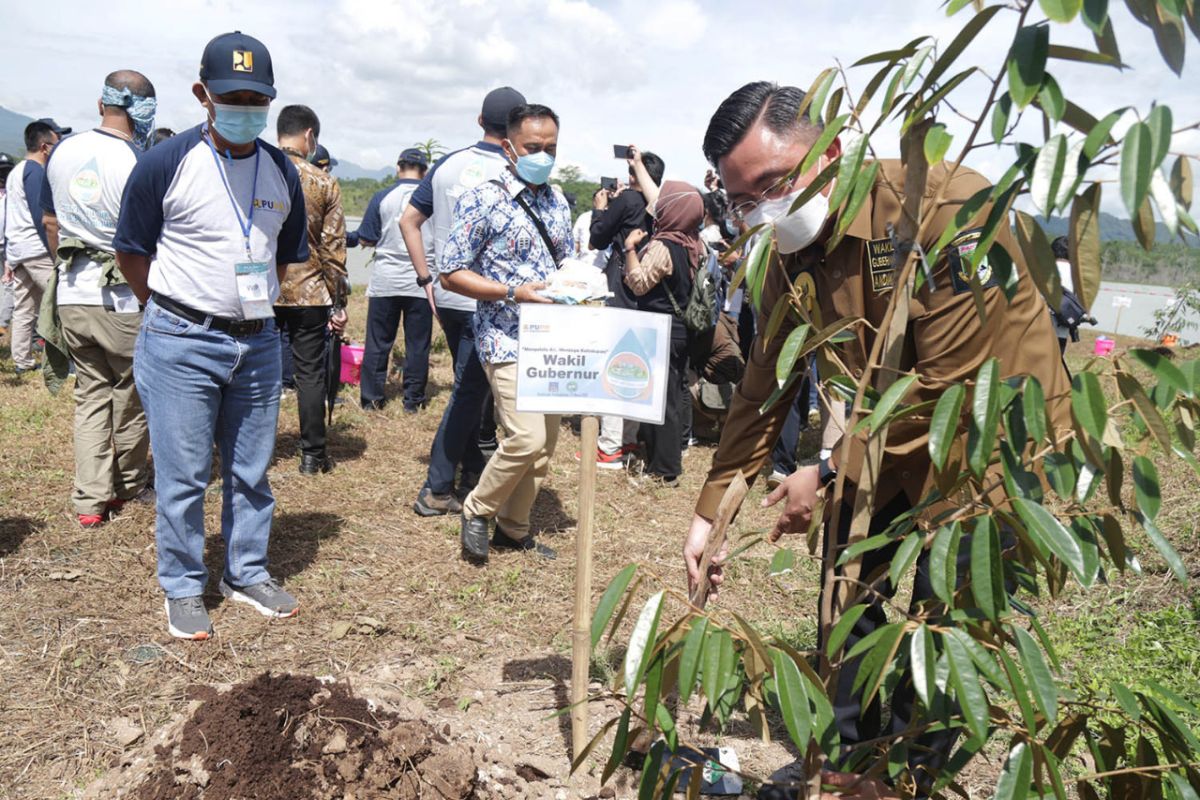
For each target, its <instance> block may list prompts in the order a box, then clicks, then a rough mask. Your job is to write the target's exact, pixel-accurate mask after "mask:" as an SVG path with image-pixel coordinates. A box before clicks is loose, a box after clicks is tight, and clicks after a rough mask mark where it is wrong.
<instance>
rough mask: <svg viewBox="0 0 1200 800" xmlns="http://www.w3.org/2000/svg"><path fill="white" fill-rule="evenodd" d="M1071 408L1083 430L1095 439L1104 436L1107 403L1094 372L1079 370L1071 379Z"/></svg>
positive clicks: (1106, 422) (1106, 421)
mask: <svg viewBox="0 0 1200 800" xmlns="http://www.w3.org/2000/svg"><path fill="white" fill-rule="evenodd" d="M1071 410H1072V411H1073V412H1074V414H1075V420H1076V421H1077V422H1078V423H1079V426H1080V427H1081V428H1083V430H1084V431H1086V432H1087V433H1089V434H1090V435H1091V436H1092V437H1093V438H1094V439H1096V440H1100V439H1103V438H1104V428H1105V426H1106V425H1107V424H1108V404H1107V401H1106V400H1105V399H1104V390H1103V389H1101V388H1100V379H1099V378H1098V377H1096V373H1094V372H1079V373H1076V375H1075V376H1074V377H1073V378H1072V379H1071Z"/></svg>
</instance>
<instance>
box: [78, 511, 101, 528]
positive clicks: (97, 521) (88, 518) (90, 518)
mask: <svg viewBox="0 0 1200 800" xmlns="http://www.w3.org/2000/svg"><path fill="white" fill-rule="evenodd" d="M75 517H76V519H78V520H79V527H81V528H99V527H100V526H101V525H103V524H104V515H103V514H76V515H75Z"/></svg>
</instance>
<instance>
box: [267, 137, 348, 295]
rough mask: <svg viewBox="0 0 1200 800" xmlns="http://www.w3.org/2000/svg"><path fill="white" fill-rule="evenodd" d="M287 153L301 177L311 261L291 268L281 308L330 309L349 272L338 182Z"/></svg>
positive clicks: (282, 290)
mask: <svg viewBox="0 0 1200 800" xmlns="http://www.w3.org/2000/svg"><path fill="white" fill-rule="evenodd" d="M284 152H285V153H287V154H288V158H290V159H291V160H292V163H293V164H295V165H296V169H297V171H299V173H300V188H301V189H303V190H304V208H305V211H306V212H307V214H308V250H309V256H308V261H306V262H304V263H303V264H288V266H287V273H286V274H285V275H284V277H283V282H282V283H281V284H280V286H279V299H278V300H277V301H276V302H275V305H279V306H328V305H332V304H333V293H332V291H333V289H334V287H336V286H337V283H338V280H339V279H340V278H345V277H347V272H346V217H345V214H343V213H342V190H341V188H340V187H339V186H338V182H337V178H335V177H333V176H332V175H330V174H329V173H327V172H325V171H324V170H322V169H317V168H316V167H314V166H313V165H312V164H310V163H308V161H307V160H306V159H305V158H304V157H303V156H302V155H300V154H299V153H297V152H296V151H294V150H290V149H286V150H284Z"/></svg>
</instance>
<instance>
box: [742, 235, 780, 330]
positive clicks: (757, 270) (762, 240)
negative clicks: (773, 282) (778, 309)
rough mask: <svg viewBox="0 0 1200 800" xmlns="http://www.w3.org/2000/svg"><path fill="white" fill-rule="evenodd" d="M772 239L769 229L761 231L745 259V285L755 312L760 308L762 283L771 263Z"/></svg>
mask: <svg viewBox="0 0 1200 800" xmlns="http://www.w3.org/2000/svg"><path fill="white" fill-rule="evenodd" d="M773 238H774V237H773V236H772V234H771V233H770V229H768V230H766V231H763V233H762V234H761V235H760V236H759V237H758V239H757V240H755V242H754V247H753V248H751V250H750V255H749V256H748V257H747V258H746V285H747V286H749V287H750V299H751V300H753V301H754V308H755V309H756V310H757V309H759V308H762V290H763V283H764V282H765V281H766V278H767V269H768V267H769V266H770V263H771V240H772V239H773Z"/></svg>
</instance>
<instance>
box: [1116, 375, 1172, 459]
mask: <svg viewBox="0 0 1200 800" xmlns="http://www.w3.org/2000/svg"><path fill="white" fill-rule="evenodd" d="M1117 387H1118V388H1119V389H1120V390H1121V394H1122V396H1124V397H1125V398H1126V399H1129V400H1132V401H1133V406H1134V408H1136V409H1137V412H1138V414H1139V415H1140V416H1141V418H1142V421H1143V422H1144V423H1145V424H1146V427H1147V428H1148V429H1149V430H1150V433H1151V435H1153V436H1154V439H1155V441H1157V442H1158V445H1159V447H1161V448H1162V449H1163V450H1164V451H1167V450H1171V449H1172V443H1171V434H1170V432H1168V431H1167V426H1166V424H1165V423H1164V422H1163V419H1162V416H1160V415H1159V413H1158V408H1157V407H1156V406H1155V405H1154V401H1153V400H1151V399H1150V398H1149V397H1147V396H1146V392H1145V390H1144V389H1142V385H1141V384H1140V383H1138V382H1137V381H1136V380H1135V379H1134V378H1133V377H1132V376H1130V375H1128V374H1126V373H1124V372H1118V373H1117Z"/></svg>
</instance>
